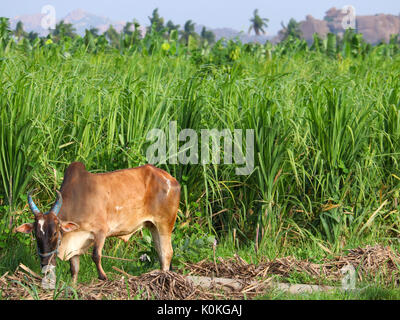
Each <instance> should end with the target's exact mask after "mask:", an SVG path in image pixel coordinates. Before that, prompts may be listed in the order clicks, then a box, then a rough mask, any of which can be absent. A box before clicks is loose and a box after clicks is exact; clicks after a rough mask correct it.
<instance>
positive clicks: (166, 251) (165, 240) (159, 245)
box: [149, 225, 173, 271]
mask: <svg viewBox="0 0 400 320" xmlns="http://www.w3.org/2000/svg"><path fill="white" fill-rule="evenodd" d="M149 229H150V231H151V235H152V237H153V241H154V246H155V247H156V250H157V253H158V258H159V260H160V266H161V270H163V271H168V270H169V267H170V265H171V260H172V254H173V249H172V243H171V232H168V231H166V232H162V230H159V229H158V228H157V227H156V226H155V225H152V226H150V228H149Z"/></svg>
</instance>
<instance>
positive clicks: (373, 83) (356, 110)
mask: <svg viewBox="0 0 400 320" xmlns="http://www.w3.org/2000/svg"><path fill="white" fill-rule="evenodd" d="M332 43H333V38H332V37H331V38H330V44H329V55H328V56H327V55H325V54H321V53H318V52H309V51H308V50H304V48H303V47H301V48H302V49H301V48H300V49H296V47H293V48H292V49H290V50H292V51H289V49H287V48H286V49H285V50H286V51H287V52H286V54H283V53H282V54H280V53H279V52H278V51H279V50H282V52H283V51H284V50H283V49H282V47H279V46H278V47H276V48H274V50H275V51H274V54H268V55H262V54H260V55H259V54H258V53H257V54H255V53H254V52H252V51H251V50H245V47H242V49H241V50H239V51H240V56H239V58H238V59H237V60H235V61H234V62H231V63H229V64H222V65H219V64H213V63H201V62H198V61H197V60H195V59H193V57H191V56H190V55H189V54H187V53H185V54H177V55H174V56H170V55H166V54H163V53H162V52H161V53H154V54H152V55H149V54H147V53H146V52H139V51H126V52H122V53H121V52H116V51H113V50H108V51H107V50H105V51H99V52H97V53H89V52H88V51H87V50H86V49H85V47H84V46H82V48H81V49H79V50H75V51H74V52H72V53H69V54H65V52H66V48H65V45H64V47H63V46H62V45H55V44H54V45H50V46H40V47H37V48H34V49H32V50H31V51H29V52H24V51H21V50H19V49H18V48H9V49H8V50H5V49H2V58H1V61H0V79H1V83H0V141H1V145H0V174H1V179H0V194H1V196H2V197H3V202H4V203H7V204H8V205H10V212H12V215H13V219H14V220H15V223H20V222H21V221H25V220H27V219H28V218H29V217H30V213H29V212H28V210H27V209H26V208H24V205H25V198H24V194H25V193H26V191H27V190H32V189H37V190H38V191H37V194H36V197H37V198H38V199H40V200H42V201H41V205H44V206H48V205H50V202H51V201H53V198H54V190H55V188H58V187H59V186H60V184H61V182H62V177H63V172H64V170H65V168H66V167H67V166H68V164H69V163H70V162H72V161H82V162H84V163H85V164H86V166H87V168H88V169H89V170H91V171H93V172H102V171H110V170H114V169H120V168H126V167H134V166H138V165H141V164H144V163H146V158H145V154H146V148H147V147H148V145H149V143H150V142H149V141H146V135H147V133H148V132H149V131H150V130H151V129H153V128H159V129H163V130H165V132H168V125H169V122H170V121H176V122H177V126H178V130H180V129H186V128H190V129H194V130H196V132H197V133H198V136H199V137H200V130H201V129H206V128H210V129H211V128H216V129H219V130H222V129H225V128H226V129H228V130H230V131H232V132H233V130H234V129H243V130H246V129H253V130H254V133H255V141H254V146H255V149H254V159H255V169H254V171H253V172H252V173H251V174H250V175H248V176H237V175H236V174H235V170H234V169H235V166H234V165H227V164H220V165H213V164H210V165H205V166H202V165H194V164H188V165H182V164H171V163H167V164H166V165H161V167H162V168H164V169H166V170H168V171H169V172H171V173H172V174H173V175H174V176H176V177H177V179H178V180H179V181H180V183H181V184H182V190H183V192H182V199H181V212H180V213H179V219H178V224H184V223H185V222H188V223H189V225H190V226H193V225H194V224H197V225H198V226H199V227H200V228H204V230H207V232H212V233H215V234H216V235H217V236H218V237H220V238H224V237H228V238H229V237H232V234H233V230H235V237H236V238H237V240H235V241H239V242H242V241H243V242H254V241H256V238H257V242H258V243H257V245H259V246H264V245H267V244H268V245H271V244H274V245H276V246H285V245H288V244H289V243H297V242H298V241H305V240H306V239H314V241H317V242H320V243H321V244H324V245H325V246H327V247H328V248H329V249H330V250H333V251H337V250H339V249H340V248H342V247H343V246H344V245H345V244H346V243H347V242H351V241H353V240H354V239H355V238H358V237H364V236H365V237H369V235H371V234H373V235H374V236H376V237H381V238H390V237H393V238H394V237H397V236H398V234H399V223H400V221H399V218H398V196H399V195H398V187H399V183H400V172H399V162H398V160H397V159H398V156H399V153H400V145H399V134H400V121H399V119H400V118H399V109H400V91H399V80H398V79H399V78H400V57H399V56H398V55H397V56H396V55H393V56H391V57H386V56H385V55H382V54H378V53H379V52H377V50H378V49H379V48H378V49H375V51H374V50H372V51H371V52H370V53H369V54H366V55H365V56H358V57H357V56H356V57H353V56H349V57H345V58H340V59H336V58H335V56H334V53H333V49H332V48H333V44H332ZM295 44H296V43H295V42H294V43H293V44H292V45H293V46H294V45H295ZM268 50H271V49H268ZM256 57H258V58H256ZM221 146H222V144H221ZM385 200H386V202H385V205H384V206H383V207H381V208H380V210H379V211H378V212H376V214H375V215H374V216H372V213H373V212H374V211H375V210H376V209H378V208H379V207H380V206H381V205H382V204H383V203H384V201H385ZM39 202H40V201H39ZM16 212H17V213H18V214H17V213H16ZM10 214H11V213H10ZM3 218H4V219H3ZM2 219H3V222H4V221H8V220H7V218H5V216H4V217H2ZM367 222H368V224H367Z"/></svg>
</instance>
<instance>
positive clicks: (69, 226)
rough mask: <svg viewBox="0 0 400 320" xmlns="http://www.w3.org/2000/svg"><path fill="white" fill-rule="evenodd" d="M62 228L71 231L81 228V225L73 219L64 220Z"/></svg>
mask: <svg viewBox="0 0 400 320" xmlns="http://www.w3.org/2000/svg"><path fill="white" fill-rule="evenodd" d="M61 229H62V231H64V232H71V231H75V230H78V229H79V225H78V224H76V223H75V222H72V221H62V222H61Z"/></svg>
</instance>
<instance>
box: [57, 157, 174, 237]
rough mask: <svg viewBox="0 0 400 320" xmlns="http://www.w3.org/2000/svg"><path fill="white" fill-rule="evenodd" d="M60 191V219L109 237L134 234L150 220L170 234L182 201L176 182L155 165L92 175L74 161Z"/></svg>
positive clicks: (67, 171)
mask: <svg viewBox="0 0 400 320" xmlns="http://www.w3.org/2000/svg"><path fill="white" fill-rule="evenodd" d="M60 191H61V194H62V197H63V206H62V208H61V210H60V213H59V217H60V219H61V220H63V221H73V222H75V223H77V224H78V225H79V226H80V229H79V230H81V231H82V230H85V231H90V232H93V233H98V232H104V233H105V235H106V237H109V236H123V235H128V234H131V233H132V232H134V231H135V230H136V229H138V227H139V226H140V225H142V224H143V223H144V222H146V221H149V222H152V223H153V224H154V225H155V226H156V227H157V228H158V229H159V230H160V231H161V232H162V233H170V232H171V231H172V229H173V227H174V223H175V219H176V215H177V211H178V207H179V199H180V186H179V183H178V182H177V181H176V179H175V178H173V177H172V176H171V175H169V174H168V173H167V172H165V171H163V170H161V169H158V168H156V167H154V166H152V165H144V166H141V167H137V168H133V169H124V170H118V171H114V172H110V173H99V174H92V173H90V172H88V171H86V169H85V166H84V165H83V164H82V163H80V162H74V163H72V164H71V165H70V166H69V167H68V168H67V170H66V172H65V176H64V182H63V184H62V186H61V190H60Z"/></svg>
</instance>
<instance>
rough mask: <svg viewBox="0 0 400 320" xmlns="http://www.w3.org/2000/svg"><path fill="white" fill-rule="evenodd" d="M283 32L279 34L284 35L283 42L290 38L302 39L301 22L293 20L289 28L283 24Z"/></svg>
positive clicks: (290, 21)
mask: <svg viewBox="0 0 400 320" xmlns="http://www.w3.org/2000/svg"><path fill="white" fill-rule="evenodd" d="M281 25H282V28H283V30H281V31H280V32H279V33H280V34H281V35H282V36H281V37H282V40H285V39H287V38H289V37H292V38H297V39H300V38H301V36H302V34H303V33H302V32H301V29H300V22H297V21H296V20H295V19H293V18H291V19H290V20H289V23H288V25H287V26H285V25H284V24H283V22H282V23H281Z"/></svg>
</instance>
